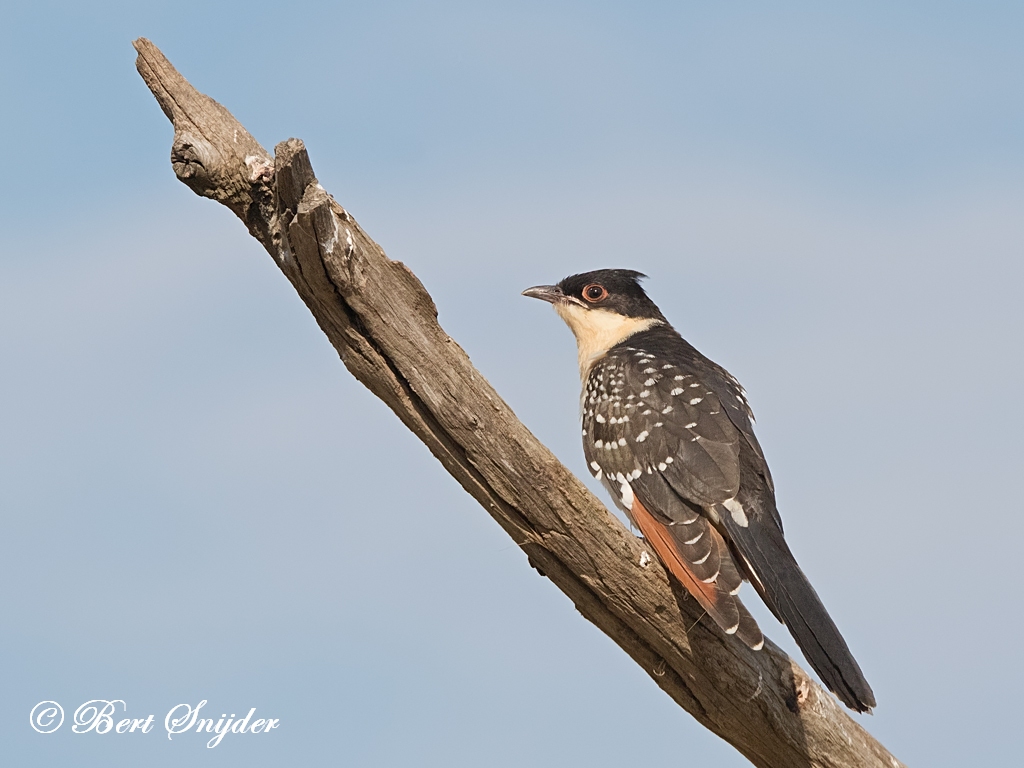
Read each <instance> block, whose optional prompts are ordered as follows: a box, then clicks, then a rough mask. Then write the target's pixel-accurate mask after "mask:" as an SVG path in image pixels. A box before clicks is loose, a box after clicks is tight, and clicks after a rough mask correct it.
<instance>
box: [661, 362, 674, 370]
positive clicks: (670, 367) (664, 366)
mask: <svg viewBox="0 0 1024 768" xmlns="http://www.w3.org/2000/svg"><path fill="white" fill-rule="evenodd" d="M672 368H673V365H672V363H665V364H664V365H663V366H661V370H663V371H671V370H672Z"/></svg>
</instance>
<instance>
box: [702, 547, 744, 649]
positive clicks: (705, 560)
mask: <svg viewBox="0 0 1024 768" xmlns="http://www.w3.org/2000/svg"><path fill="white" fill-rule="evenodd" d="M712 551H713V550H711V549H709V550H708V553H707V554H706V555H704V557H702V558H701V559H700V560H694V561H693V564H694V565H703V564H704V563H706V562H707V560H708V558H709V557H711V552H712ZM715 575H716V576H717V575H718V574H715ZM701 581H705V580H704V579H701ZM712 581H714V579H712ZM705 583H708V582H705ZM733 631H734V632H735V631H736V630H733Z"/></svg>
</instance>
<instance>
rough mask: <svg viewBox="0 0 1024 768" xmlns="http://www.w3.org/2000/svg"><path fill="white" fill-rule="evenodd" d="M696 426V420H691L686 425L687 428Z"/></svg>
mask: <svg viewBox="0 0 1024 768" xmlns="http://www.w3.org/2000/svg"><path fill="white" fill-rule="evenodd" d="M696 426H697V422H696V421H691V422H690V423H689V424H687V425H686V428H687V429H693V428H694V427H696Z"/></svg>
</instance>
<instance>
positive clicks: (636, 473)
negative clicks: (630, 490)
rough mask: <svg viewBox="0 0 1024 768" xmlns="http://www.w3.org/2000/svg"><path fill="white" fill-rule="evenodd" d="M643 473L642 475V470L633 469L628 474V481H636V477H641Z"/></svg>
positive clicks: (638, 468)
mask: <svg viewBox="0 0 1024 768" xmlns="http://www.w3.org/2000/svg"><path fill="white" fill-rule="evenodd" d="M643 473H644V471H643V470H642V469H640V467H637V468H636V469H634V470H633V471H632V472H630V474H629V479H630V480H636V479H637V478H638V477H640V475H642V474H643Z"/></svg>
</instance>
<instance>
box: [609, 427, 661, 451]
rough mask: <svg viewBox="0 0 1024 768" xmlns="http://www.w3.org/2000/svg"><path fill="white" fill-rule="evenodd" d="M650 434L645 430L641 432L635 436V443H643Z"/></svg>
mask: <svg viewBox="0 0 1024 768" xmlns="http://www.w3.org/2000/svg"><path fill="white" fill-rule="evenodd" d="M650 434H651V433H650V432H648V431H647V430H646V429H645V430H644V431H643V432H641V433H640V434H639V435H637V436H636V441H637V442H638V443H642V442H643V441H644V440H646V439H647V436H648V435H650ZM598 447H600V446H598Z"/></svg>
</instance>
